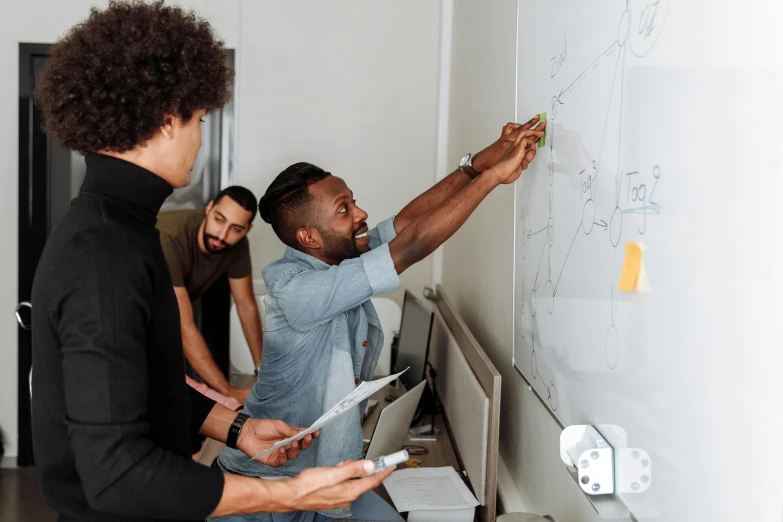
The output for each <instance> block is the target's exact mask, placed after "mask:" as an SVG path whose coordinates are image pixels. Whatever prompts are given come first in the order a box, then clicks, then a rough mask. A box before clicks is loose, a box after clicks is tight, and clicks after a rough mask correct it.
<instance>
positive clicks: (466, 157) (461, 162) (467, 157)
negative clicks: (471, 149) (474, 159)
mask: <svg viewBox="0 0 783 522" xmlns="http://www.w3.org/2000/svg"><path fill="white" fill-rule="evenodd" d="M471 156H472V154H465V155H464V156H462V159H461V160H459V168H462V167H464V166H465V165H467V164H468V162H469V161H470V157H471Z"/></svg>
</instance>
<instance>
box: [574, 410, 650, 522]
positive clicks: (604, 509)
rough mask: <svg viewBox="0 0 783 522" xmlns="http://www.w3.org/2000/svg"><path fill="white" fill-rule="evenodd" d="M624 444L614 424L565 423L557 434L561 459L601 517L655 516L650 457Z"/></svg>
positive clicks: (624, 438)
mask: <svg viewBox="0 0 783 522" xmlns="http://www.w3.org/2000/svg"><path fill="white" fill-rule="evenodd" d="M627 446H628V444H627V436H626V433H625V430H623V429H622V428H621V427H619V426H614V425H598V426H590V425H575V426H568V427H567V428H565V429H564V430H563V431H562V433H561V434H560V458H561V460H562V461H563V462H564V463H565V465H566V466H567V469H568V473H569V474H570V475H571V477H572V478H573V479H574V481H575V482H576V483H577V485H578V486H579V488H580V489H581V490H582V491H583V492H584V493H585V496H586V497H587V499H588V500H589V501H590V503H591V504H592V505H593V508H594V509H595V511H596V513H598V515H599V516H600V517H601V518H603V519H605V520H615V519H625V518H631V519H633V520H638V518H645V519H646V518H655V517H657V515H658V510H657V508H656V507H655V503H654V501H653V500H652V497H651V495H650V493H649V489H650V485H651V483H652V460H651V459H650V456H649V454H648V453H647V452H646V451H644V450H643V449H638V448H628V447H627Z"/></svg>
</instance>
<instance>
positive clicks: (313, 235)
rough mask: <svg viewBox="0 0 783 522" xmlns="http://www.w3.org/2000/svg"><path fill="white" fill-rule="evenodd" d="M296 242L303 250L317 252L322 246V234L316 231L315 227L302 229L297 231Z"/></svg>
mask: <svg viewBox="0 0 783 522" xmlns="http://www.w3.org/2000/svg"><path fill="white" fill-rule="evenodd" d="M296 242H297V243H299V244H300V245H301V246H302V247H303V248H307V249H309V250H317V249H319V248H321V245H322V241H321V234H319V233H318V230H316V229H315V227H312V228H300V229H299V230H297V231H296Z"/></svg>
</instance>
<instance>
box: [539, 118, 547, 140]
mask: <svg viewBox="0 0 783 522" xmlns="http://www.w3.org/2000/svg"><path fill="white" fill-rule="evenodd" d="M544 120H546V113H545V112H542V113H541V114H539V115H538V123H541V122H542V121H544ZM538 146H539V147H546V129H544V135H543V136H541V139H540V140H538Z"/></svg>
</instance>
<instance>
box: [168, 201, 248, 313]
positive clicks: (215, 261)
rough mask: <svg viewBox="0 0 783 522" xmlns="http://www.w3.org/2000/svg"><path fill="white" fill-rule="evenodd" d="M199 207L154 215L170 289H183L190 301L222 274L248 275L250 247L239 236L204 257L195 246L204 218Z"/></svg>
mask: <svg viewBox="0 0 783 522" xmlns="http://www.w3.org/2000/svg"><path fill="white" fill-rule="evenodd" d="M204 212H205V210H204V209H203V208H200V209H195V210H173V211H170V212H161V213H160V214H158V224H157V227H158V230H159V231H160V243H161V246H162V247H163V254H164V255H165V256H166V261H168V264H169V270H170V271H171V281H172V282H173V283H174V286H180V287H183V286H184V287H185V289H186V290H187V291H188V295H189V296H190V299H191V300H195V299H198V298H199V297H201V295H202V294H203V293H204V292H206V291H207V289H208V288H209V287H210V286H211V285H212V283H214V282H215V281H217V280H218V279H219V278H220V277H221V276H222V275H223V274H226V273H227V274H228V277H230V278H231V279H241V278H243V277H247V276H249V275H251V274H252V267H251V262H250V245H249V243H248V241H247V238H246V237H243V238H242V239H241V240H240V241H239V242H238V243H237V244H236V245H234V246H233V247H230V248H227V249H225V250H224V251H223V252H220V253H217V254H209V255H206V254H204V253H202V252H201V250H200V249H199V246H198V233H199V227H200V226H201V222H202V221H203V220H204V218H205V214H204Z"/></svg>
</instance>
